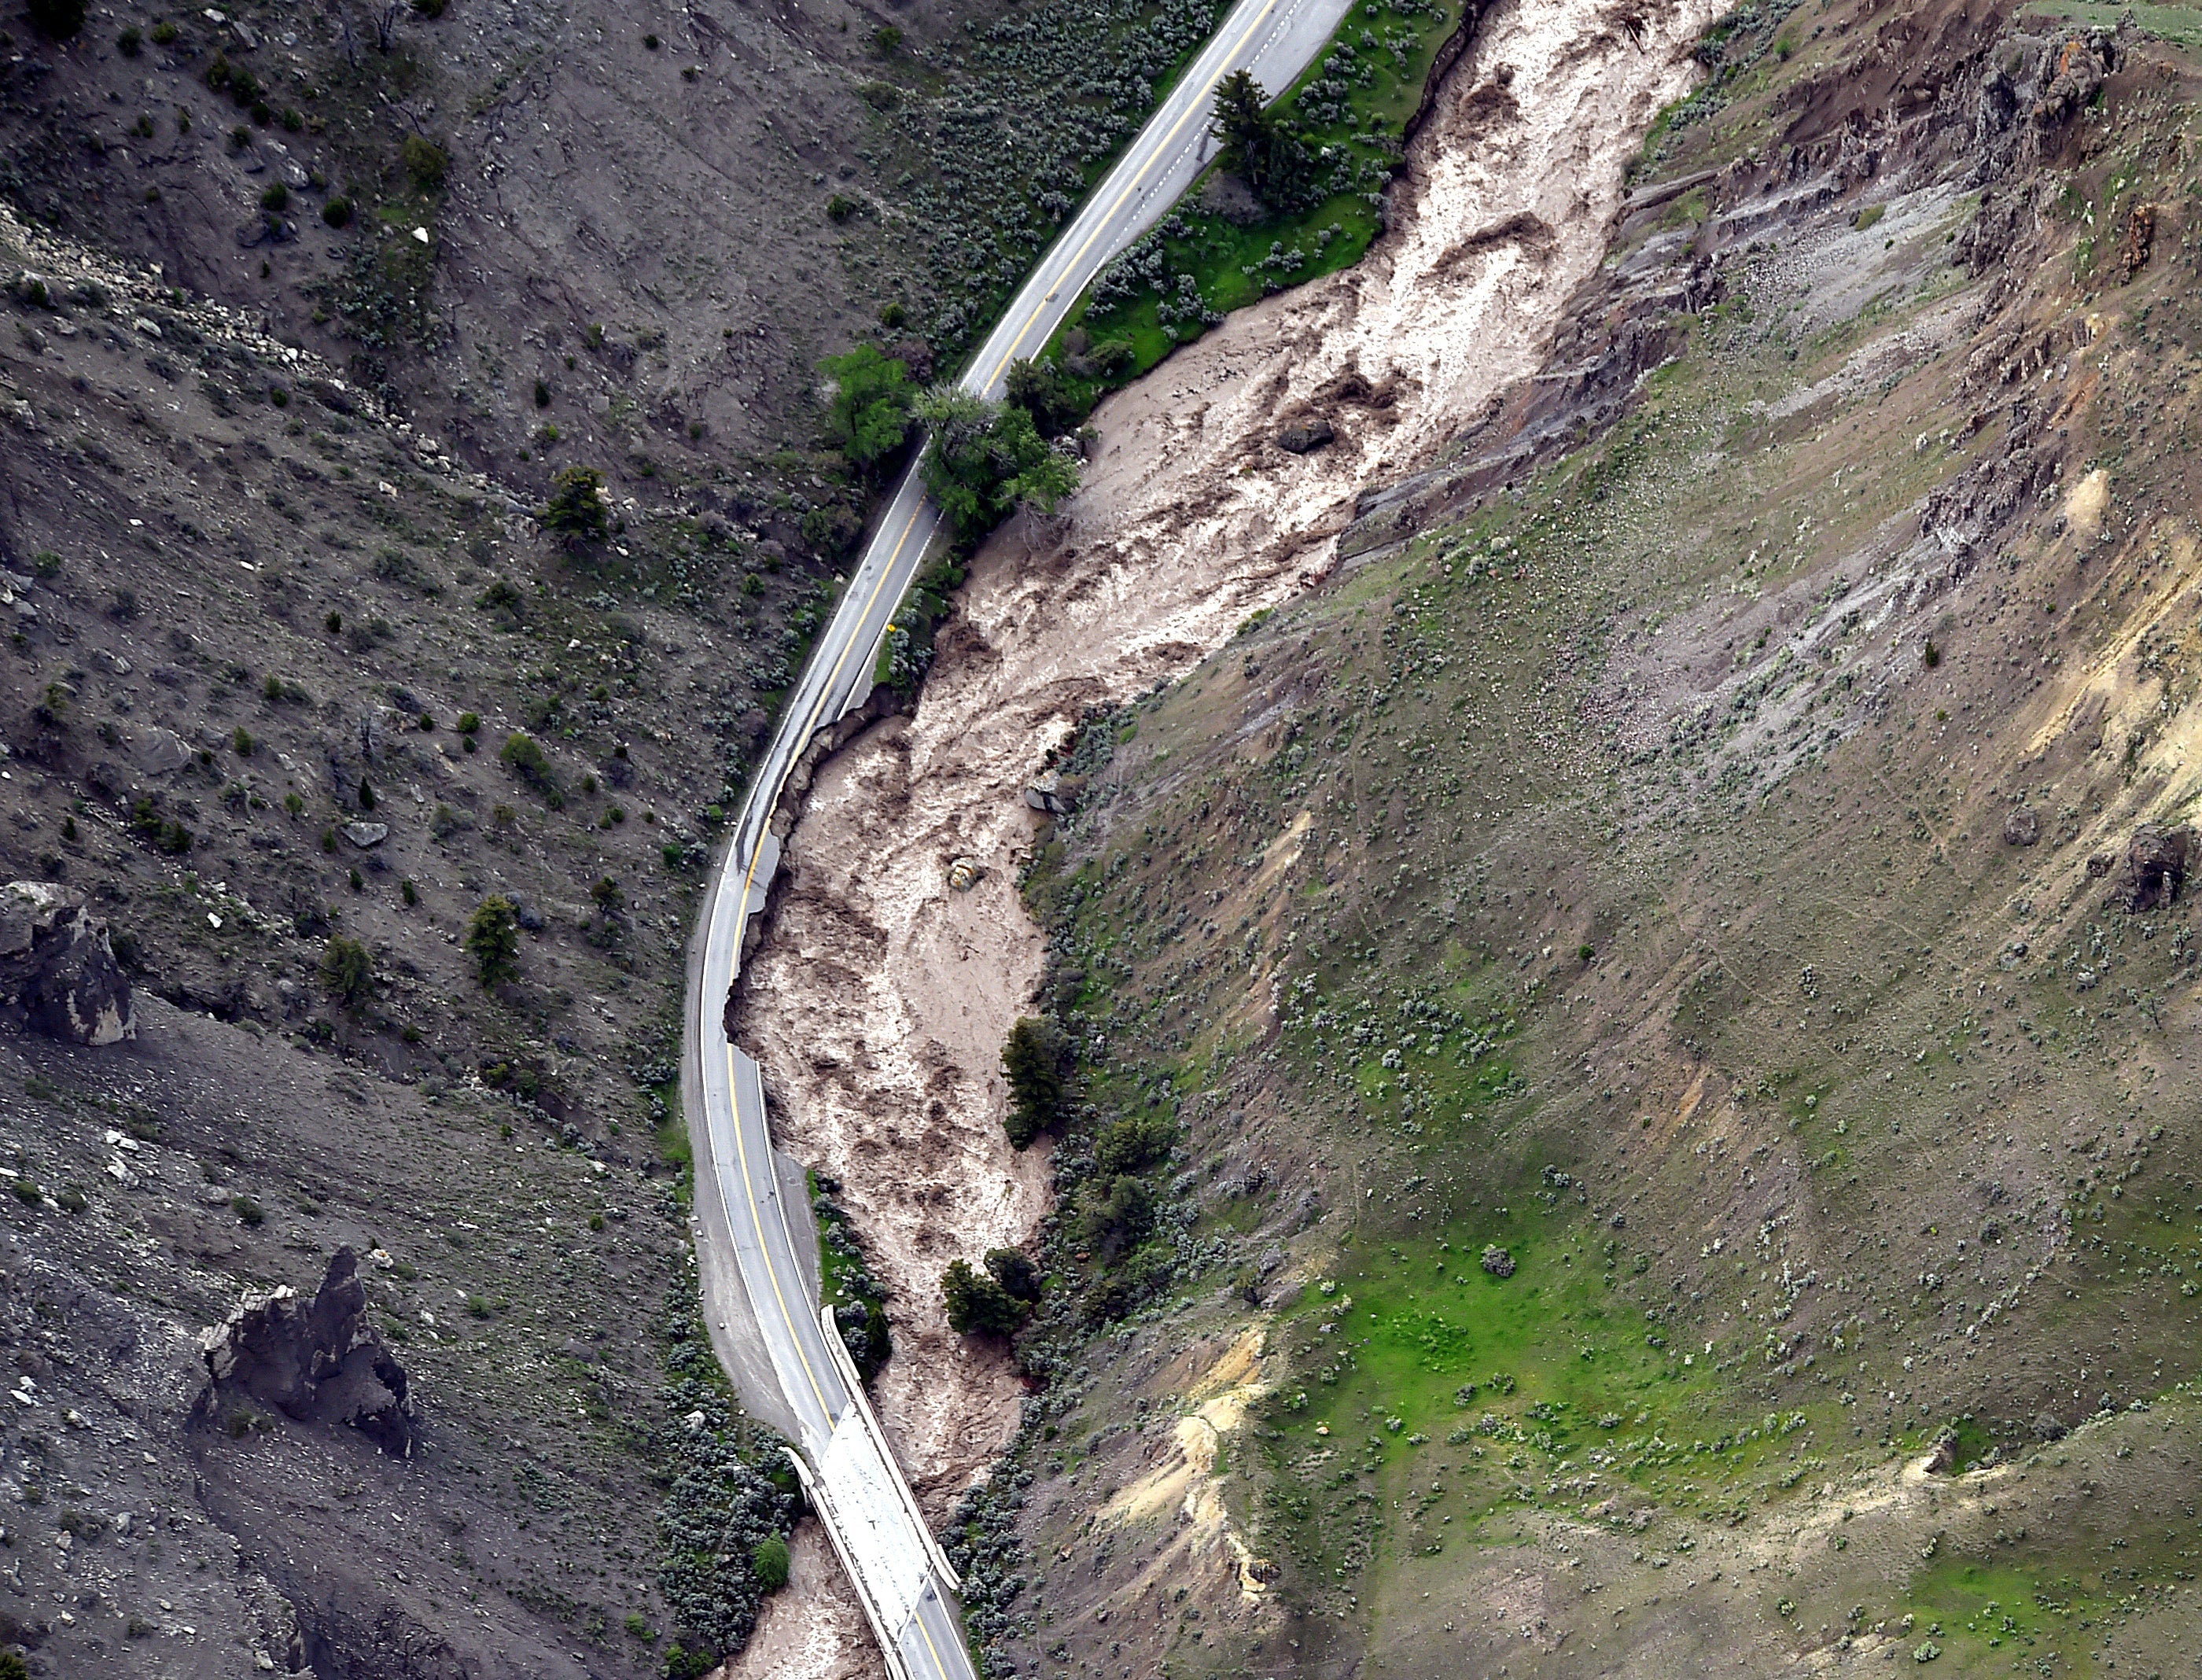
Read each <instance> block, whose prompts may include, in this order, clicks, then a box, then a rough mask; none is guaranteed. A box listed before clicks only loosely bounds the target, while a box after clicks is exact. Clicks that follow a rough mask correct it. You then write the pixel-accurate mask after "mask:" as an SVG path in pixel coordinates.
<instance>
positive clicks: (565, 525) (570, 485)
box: [505, 467, 611, 588]
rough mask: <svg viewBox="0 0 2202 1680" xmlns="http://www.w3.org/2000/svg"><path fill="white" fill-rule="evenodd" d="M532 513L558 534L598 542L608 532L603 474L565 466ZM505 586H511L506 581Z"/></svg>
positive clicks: (607, 506)
mask: <svg viewBox="0 0 2202 1680" xmlns="http://www.w3.org/2000/svg"><path fill="white" fill-rule="evenodd" d="M536 517H537V518H538V519H539V520H541V521H542V522H543V523H544V524H545V527H547V528H549V529H550V530H553V531H556V532H557V533H559V534H560V535H561V536H564V537H577V538H580V539H581V540H583V541H585V542H601V541H603V539H604V538H605V537H606V536H608V535H609V534H610V533H611V506H610V504H609V501H608V500H607V499H606V498H605V496H604V475H603V474H602V473H600V472H598V470H597V469H595V468H594V467H568V468H566V469H564V470H563V471H562V472H561V473H560V474H559V475H558V478H557V481H556V483H555V484H553V485H552V486H551V488H550V502H549V503H548V504H546V505H545V507H544V509H543V510H542V512H540V513H539V514H538V515H536ZM505 587H507V588H510V587H511V586H510V585H509V584H507V585H506V586H505Z"/></svg>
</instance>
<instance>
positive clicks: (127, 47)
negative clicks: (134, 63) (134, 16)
mask: <svg viewBox="0 0 2202 1680" xmlns="http://www.w3.org/2000/svg"><path fill="white" fill-rule="evenodd" d="M115 50H116V51H117V52H119V53H121V55H122V56H124V57H125V58H135V57H137V56H138V54H139V53H141V52H143V51H144V50H145V38H144V35H142V34H140V33H139V32H138V26H137V25H136V24H134V23H133V24H132V25H131V26H130V27H128V28H127V29H125V30H124V31H123V32H121V34H120V35H117V36H116V37H115Z"/></svg>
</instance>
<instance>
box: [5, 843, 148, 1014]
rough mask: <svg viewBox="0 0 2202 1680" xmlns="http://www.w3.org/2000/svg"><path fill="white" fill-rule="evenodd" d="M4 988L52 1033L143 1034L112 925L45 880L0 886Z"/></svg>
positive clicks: (80, 900) (9, 995) (72, 894)
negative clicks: (110, 931)
mask: <svg viewBox="0 0 2202 1680" xmlns="http://www.w3.org/2000/svg"><path fill="white" fill-rule="evenodd" d="M0 991H4V992H5V993H6V994H7V996H8V997H9V999H12V1000H13V1001H14V1002H15V1005H17V1006H18V1007H19V1008H21V1009H22V1010H23V1011H25V1012H26V1014H27V1016H28V1017H29V1020H30V1024H31V1025H32V1027H33V1028H35V1029H37V1030H38V1031H39V1032H41V1033H44V1035H46V1036H47V1037H49V1038H56V1039H61V1040H63V1041H65V1042H67V1043H70V1044H90V1045H101V1044H114V1043H115V1042H117V1041H118V1040H122V1039H126V1038H135V1037H137V1036H138V1013H137V1009H136V1006H135V1005H134V1003H133V1002H132V998H131V994H130V981H129V978H128V976H126V975H125V974H124V973H123V972H122V966H121V964H119V963H117V962H116V961H115V950H114V947H113V946H111V945H110V944H109V942H108V933H107V924H106V923H104V922H101V921H97V920H95V919H93V917H92V915H91V911H89V910H87V909H86V908H85V901H84V900H83V899H81V898H79V897H78V896H76V895H75V894H74V893H68V892H66V891H64V890H63V889H62V888H61V887H55V886H52V885H50V883H48V882H45V881H10V882H9V884H8V886H7V887H6V888H5V889H4V890H0Z"/></svg>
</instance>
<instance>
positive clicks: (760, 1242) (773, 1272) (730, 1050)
mask: <svg viewBox="0 0 2202 1680" xmlns="http://www.w3.org/2000/svg"><path fill="white" fill-rule="evenodd" d="M737 1077H738V1076H737V1073H736V1071H735V1068H734V1046H733V1045H731V1044H729V1045H728V1046H727V1089H728V1091H729V1092H731V1091H732V1090H733V1084H734V1081H735V1079H736V1078H737ZM734 1148H735V1149H736V1151H737V1152H739V1154H740V1156H741V1158H742V1188H743V1189H744V1190H745V1191H746V1192H748V1194H749V1199H750V1221H751V1223H752V1224H754V1225H755V1226H756V1227H757V1247H759V1248H760V1249H762V1250H763V1252H764V1270H765V1276H768V1277H769V1278H771V1279H772V1296H773V1299H774V1300H776V1301H778V1302H779V1303H780V1317H782V1318H784V1319H786V1321H787V1338H788V1340H789V1341H792V1342H793V1343H794V1344H795V1357H796V1358H797V1359H800V1360H802V1361H803V1374H804V1376H807V1377H809V1378H810V1392H811V1394H814V1395H815V1396H816V1398H817V1400H818V1409H819V1410H820V1411H821V1412H824V1413H825V1414H826V1426H827V1428H828V1429H831V1428H833V1407H832V1406H828V1405H827V1404H826V1394H825V1391H824V1390H823V1389H822V1388H820V1387H819V1386H818V1373H817V1372H816V1371H813V1370H811V1368H810V1355H809V1354H808V1353H804V1351H803V1338H802V1337H801V1336H800V1335H797V1334H796V1329H795V1316H794V1315H793V1314H792V1313H791V1312H789V1311H788V1310H787V1297H786V1295H784V1294H781V1293H780V1269H779V1268H778V1267H777V1266H775V1265H774V1264H773V1263H772V1246H771V1244H770V1242H769V1241H768V1240H767V1238H766V1236H765V1234H764V1211H763V1210H762V1208H760V1207H759V1206H758V1205H757V1184H756V1182H755V1181H753V1180H752V1179H751V1177H750V1147H749V1145H748V1144H747V1143H745V1141H743V1139H742V1116H741V1105H740V1104H739V1102H737V1103H736V1104H735V1105H734Z"/></svg>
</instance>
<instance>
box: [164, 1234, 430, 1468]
mask: <svg viewBox="0 0 2202 1680" xmlns="http://www.w3.org/2000/svg"><path fill="white" fill-rule="evenodd" d="M199 1347H200V1351H201V1353H202V1355H203V1357H204V1359H205V1360H206V1368H207V1376H208V1379H209V1380H208V1383H207V1389H206V1393H205V1394H203V1396H201V1399H200V1402H199V1412H200V1415H201V1417H202V1419H203V1421H208V1422H210V1421H211V1420H212V1418H213V1416H214V1414H215V1411H216V1410H217V1409H218V1406H219V1404H220V1401H221V1398H222V1397H223V1396H225V1395H230V1396H240V1395H241V1396H244V1397H248V1398H250V1399H252V1400H257V1401H259V1402H260V1403H261V1404H262V1405H263V1406H273V1407H274V1409H275V1410H276V1411H278V1412H281V1413H282V1414H283V1415H284V1416H285V1417H286V1418H291V1419H293V1420H294V1421H296V1422H297V1423H301V1424H329V1425H336V1424H341V1425H343V1426H344V1427H346V1428H349V1429H357V1430H358V1431H359V1432H360V1433H361V1434H362V1435H365V1436H367V1438H368V1440H370V1441H374V1444H375V1445H376V1446H378V1447H381V1448H382V1450H383V1451H384V1452H386V1453H392V1454H395V1455H396V1456H397V1457H399V1458H410V1457H412V1456H413V1441H414V1410H413V1400H412V1397H411V1395H410V1394H409V1392H408V1384H407V1382H406V1378H405V1371H404V1368H403V1366H401V1365H399V1364H398V1363H397V1360H396V1359H393V1358H392V1356H391V1353H390V1351H389V1350H388V1349H387V1348H386V1347H384V1346H383V1345H382V1341H381V1339H380V1337H379V1336H378V1335H376V1334H375V1331H374V1324H373V1323H371V1322H370V1321H369V1319H368V1307H367V1286H366V1285H365V1284H363V1283H362V1282H360V1281H359V1257H358V1256H357V1255H356V1254H355V1253H353V1252H352V1251H351V1249H350V1248H349V1247H344V1248H339V1249H338V1250H337V1252H336V1253H335V1254H334V1255H333V1256H332V1257H331V1259H330V1260H329V1269H328V1270H327V1273H326V1274H325V1275H324V1276H323V1277H322V1279H321V1288H319V1289H317V1290H316V1291H315V1293H314V1294H313V1296H312V1298H311V1299H310V1300H309V1299H308V1298H306V1297H305V1296H303V1295H301V1294H299V1293H298V1292H297V1290H296V1289H293V1288H291V1287H290V1286H289V1285H287V1284H286V1285H283V1286H282V1287H280V1288H277V1289H275V1290H274V1292H273V1293H271V1294H260V1293H258V1292H254V1293H253V1294H248V1295H247V1296H246V1297H245V1298H244V1305H243V1306H239V1307H238V1310H237V1311H236V1312H233V1313H231V1314H230V1315H229V1317H227V1318H226V1319H224V1320H223V1321H222V1322H221V1323H219V1324H216V1325H215V1326H213V1327H212V1328H211V1329H206V1330H203V1331H201V1332H200V1333H199Z"/></svg>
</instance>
